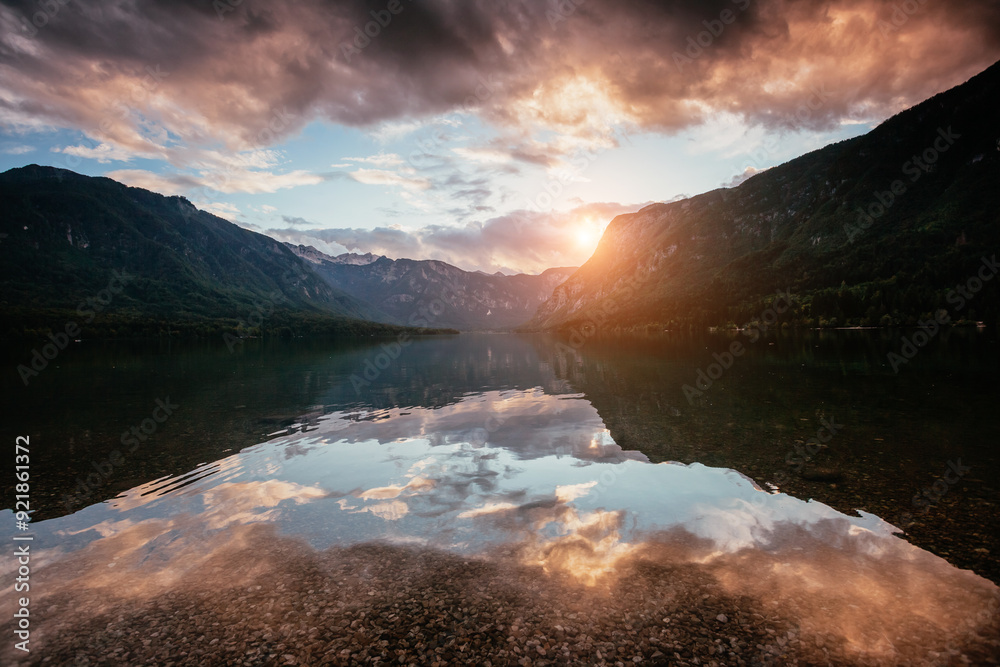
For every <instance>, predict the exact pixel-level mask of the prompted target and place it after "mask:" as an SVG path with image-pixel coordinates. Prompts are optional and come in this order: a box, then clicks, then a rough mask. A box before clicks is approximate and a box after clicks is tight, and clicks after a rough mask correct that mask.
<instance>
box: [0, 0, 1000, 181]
mask: <svg viewBox="0 0 1000 667" xmlns="http://www.w3.org/2000/svg"><path fill="white" fill-rule="evenodd" d="M578 1H579V0H578ZM399 2H400V4H399V5H394V7H395V8H397V9H399V12H398V13H397V14H386V13H383V12H386V11H387V10H386V8H387V6H388V5H389V2H379V1H378V0H374V1H372V2H343V1H341V2H338V1H333V0H299V1H297V2H283V3H265V2H263V1H262V0H244V1H243V2H241V3H239V4H238V5H237V6H230V5H227V4H226V2H225V0H221V2H215V3H213V2H208V1H207V0H182V1H177V0H171V1H170V2H167V1H166V0H157V1H152V0H151V1H146V2H134V1H132V0H127V1H126V0H103V1H101V2H98V1H97V0H74V1H73V2H69V3H67V4H65V5H62V4H60V3H58V2H53V3H50V5H51V6H58V10H57V11H56V12H55V13H54V14H52V15H51V16H48V17H47V18H46V19H45V23H44V25H41V26H39V27H34V26H31V25H30V20H31V17H32V16H34V15H35V14H36V12H38V11H40V10H39V8H40V7H42V5H40V4H38V3H36V2H29V1H28V0H5V1H4V2H3V3H2V4H0V9H2V20H3V24H2V26H3V27H2V34H0V71H2V79H3V83H2V84H0V91H2V92H3V93H4V94H3V95H2V96H0V121H2V122H3V123H4V124H5V125H6V126H8V127H13V128H15V129H16V128H25V127H28V128H30V127H38V126H40V125H43V124H49V125H55V126H61V127H64V126H70V127H76V128H80V129H84V130H85V131H88V132H89V133H92V134H97V133H98V132H100V134H101V136H102V137H104V138H105V140H107V141H108V142H111V143H114V144H117V145H120V146H123V147H126V148H129V149H131V150H134V151H144V152H146V153H149V152H150V151H153V152H156V151H160V152H163V150H164V145H165V143H169V142H167V140H166V139H165V138H164V137H162V136H160V137H157V136H155V135H153V136H151V135H150V134H149V133H148V132H144V131H143V127H144V126H143V125H142V122H143V121H145V122H147V123H156V124H159V126H161V127H163V128H164V129H166V130H168V131H169V132H170V133H171V134H172V137H179V140H178V141H177V142H175V143H179V144H181V145H182V147H181V148H177V147H173V148H171V149H170V151H169V158H168V159H171V160H172V161H174V162H178V161H183V159H184V153H183V146H184V145H200V144H208V143H212V142H220V141H221V142H222V143H224V144H225V145H227V146H228V147H230V148H234V147H240V148H245V147H248V146H257V147H259V146H261V145H264V146H267V145H270V144H271V143H273V142H274V141H275V140H277V139H279V138H280V137H281V136H284V135H287V134H288V133H291V132H294V131H296V130H297V129H299V128H301V127H302V126H303V125H304V124H305V123H306V122H308V121H309V120H311V119H313V118H316V117H321V118H326V119H329V120H331V121H334V122H337V123H343V124H347V125H354V126H367V125H372V124H375V123H378V122H380V121H386V120H390V119H397V118H404V117H419V116H425V115H428V114H435V113H443V112H448V111H452V110H455V109H458V108H466V109H468V108H477V109H478V110H479V112H480V113H481V114H482V116H483V117H484V118H485V119H486V120H488V121H491V122H493V123H495V124H499V125H505V126H507V127H510V128H514V129H521V130H527V131H534V130H536V129H537V128H539V127H542V128H545V127H548V128H554V129H556V130H558V131H561V132H569V133H574V132H575V133H578V134H579V135H581V136H586V135H588V134H592V133H595V132H600V130H601V124H602V123H605V122H607V119H608V118H615V119H617V120H620V121H623V122H629V123H632V124H634V125H635V126H637V127H640V128H645V129H653V130H667V131H670V130H676V129H680V128H683V127H686V126H688V125H690V124H693V123H697V122H699V121H700V120H702V119H703V118H704V117H705V116H706V115H708V114H710V113H713V112H717V111H727V112H731V113H733V114H737V115H740V116H743V117H745V118H746V119H747V121H748V122H751V123H762V124H765V125H769V126H789V127H803V126H806V127H813V128H819V127H829V126H832V125H833V124H836V123H838V122H840V121H842V120H843V119H845V118H851V117H862V118H880V117H884V116H886V115H889V114H891V113H893V112H895V111H897V110H899V109H900V108H901V107H902V106H904V105H907V104H912V103H915V102H917V101H920V100H921V99H924V98H926V97H928V96H929V95H931V94H933V93H935V92H938V91H940V90H943V89H945V88H947V87H949V86H952V85H955V84H957V83H959V82H961V81H962V80H964V79H966V78H968V77H969V76H970V75H972V74H974V73H975V72H976V71H978V70H980V69H983V68H984V67H986V66H987V65H989V64H991V63H992V62H993V61H994V60H995V59H996V58H997V57H998V55H1000V3H997V2H996V1H988V2H986V1H983V0H965V1H959V2H955V1H953V2H948V3H945V2H940V1H936V0H844V1H842V2H829V1H827V2H822V1H817V2H802V1H798V0H709V1H705V0H658V1H654V0H583V1H582V2H580V4H579V5H577V4H576V3H575V2H573V1H572V0H563V1H562V2H554V3H550V2H532V3H529V2H516V1H513V0H511V1H503V0H491V1H487V0H480V1H478V2H468V1H464V0H463V1H459V0H422V1H420V2H414V1H411V0H399ZM220 7H223V8H229V9H231V10H232V11H221V12H220V11H219V8H220ZM371 12H376V16H375V17H374V18H373V16H372V14H371ZM386 16H390V19H389V20H388V21H386V18H385V17H386ZM379 17H381V19H382V21H383V22H384V23H386V25H385V26H381V25H379V24H378V23H372V22H373V21H377V19H378V18H379ZM25 20H27V21H29V23H28V24H25V23H24V21H25ZM26 26H27V27H26ZM373 26H374V27H373ZM366 28H367V29H368V30H369V32H371V33H373V34H374V33H375V32H376V28H377V32H378V34H377V35H376V36H374V37H371V38H369V41H368V42H365V41H364V40H362V39H361V38H360V37H358V31H359V30H360V31H362V32H363V31H364V30H365V29H366ZM356 29H357V30H356ZM356 37H357V38H358V42H357V44H362V45H363V48H358V47H357V46H356V45H355V44H354V43H353V40H354V39H355V38H356ZM151 71H154V72H157V71H159V72H161V73H163V74H161V75H160V76H159V78H158V79H156V80H155V81H154V82H153V85H152V86H150V83H149V80H150V72H151ZM154 79H155V77H154ZM116 103H118V105H117V108H120V107H121V106H122V103H124V106H125V107H127V108H129V109H131V110H132V111H131V112H130V113H128V114H123V117H121V118H117V117H116V116H114V115H113V112H112V111H111V110H112V109H113V108H116V106H115V104H116ZM602 105H603V106H604V107H606V108H605V109H604V111H605V113H603V114H602V113H599V112H598V110H599V108H600V107H602ZM803 109H806V112H803ZM109 114H112V115H111V118H112V120H111V121H109V120H108V118H109ZM276 118H277V119H283V120H282V122H276ZM102 121H104V126H103V128H102V125H101V123H102ZM99 128H101V129H100V130H99ZM526 145H528V144H526ZM511 154H512V155H513V156H515V157H516V158H517V159H519V160H525V161H529V162H536V163H543V164H544V163H545V161H546V160H547V159H549V158H547V156H546V155H545V154H544V153H541V154H540V153H533V152H531V151H530V150H526V149H525V148H524V147H523V146H522V147H519V148H516V149H513V150H512V152H511Z"/></svg>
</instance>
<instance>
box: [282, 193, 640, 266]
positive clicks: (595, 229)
mask: <svg viewBox="0 0 1000 667" xmlns="http://www.w3.org/2000/svg"><path fill="white" fill-rule="evenodd" d="M641 207H642V205H636V206H623V205H621V204H613V203H596V204H586V205H581V206H578V207H576V208H574V209H573V210H571V211H567V212H553V213H544V214H543V213H537V212H532V211H515V212H513V213H510V214H508V215H504V216H500V217H496V218H492V219H490V220H488V221H486V222H485V223H469V224H467V225H464V226H460V227H453V226H444V225H430V226H427V227H423V228H420V229H414V230H407V229H403V228H402V227H379V228H375V229H298V228H296V227H300V226H301V225H302V224H303V223H304V222H306V221H303V220H301V219H300V218H285V222H286V223H287V224H288V225H289V228H286V229H270V230H267V232H266V233H267V234H268V235H269V236H273V237H274V238H277V239H279V240H281V241H288V242H290V243H301V244H303V245H312V246H315V247H316V248H318V249H319V250H322V251H323V252H326V253H329V254H334V255H336V254H339V253H341V252H346V251H350V252H358V253H366V252H373V253H375V254H377V255H386V256H388V257H391V258H393V259H398V258H403V257H406V258H415V259H439V260H441V261H445V262H448V263H450V264H454V265H456V266H458V267H460V268H463V269H466V270H473V271H474V270H481V271H485V272H487V273H494V272H496V271H503V272H504V273H517V272H521V271H526V272H531V273H537V272H541V271H544V270H545V269H548V268H551V267H555V266H579V265H581V264H583V263H584V262H586V261H587V260H588V259H589V258H590V256H591V255H592V254H593V252H594V249H595V248H596V247H597V242H598V241H599V240H600V235H601V233H602V232H603V230H604V227H605V226H606V225H607V223H608V221H609V220H611V219H612V218H613V217H614V216H616V215H619V214H622V213H631V212H633V211H636V210H638V209H639V208H641ZM345 249H346V250H345Z"/></svg>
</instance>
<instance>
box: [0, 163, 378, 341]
mask: <svg viewBox="0 0 1000 667" xmlns="http://www.w3.org/2000/svg"><path fill="white" fill-rule="evenodd" d="M0 203H2V207H3V211H4V215H3V218H2V220H0V257H2V259H3V261H2V262H0V285H2V286H3V294H2V297H0V303H2V305H3V314H2V315H0V335H8V336H24V335H29V336H31V335H38V334H44V333H45V331H46V330H49V329H51V330H53V331H55V330H56V329H58V330H62V329H63V328H64V326H66V324H67V323H68V322H75V323H77V324H78V325H79V326H80V327H82V331H83V335H84V336H93V335H132V334H135V335H148V334H150V333H158V332H160V331H164V330H166V331H175V330H185V331H188V332H191V333H198V334H207V333H217V332H219V331H221V330H222V329H227V330H231V329H232V328H233V327H234V326H235V327H239V330H240V331H241V332H244V333H254V332H256V330H257V329H258V328H259V327H260V326H261V325H263V326H265V327H266V328H270V329H271V330H274V329H276V328H277V329H279V330H280V332H281V333H284V334H286V335H290V334H296V333H308V332H313V331H343V332H363V333H370V332H374V331H381V330H385V329H386V327H384V326H381V325H373V324H371V323H368V322H363V321H362V320H365V319H369V315H370V314H369V312H368V309H367V306H365V304H363V303H362V302H360V301H358V300H357V299H355V298H353V297H351V296H349V295H347V294H345V293H344V292H342V291H339V290H337V289H334V288H333V287H331V286H330V285H328V284H327V283H326V282H324V281H323V280H322V279H320V278H319V276H317V275H316V274H315V272H314V271H313V270H312V268H311V265H310V264H308V263H306V262H304V261H303V260H302V259H300V258H299V257H298V256H297V255H295V254H294V253H292V252H291V251H290V250H289V249H288V248H286V247H285V246H284V245H283V244H281V243H279V242H278V241H275V240H274V239H271V238H269V237H267V236H263V235H261V234H256V233H254V232H251V231H249V230H246V229H243V228H241V227H238V226H236V225H234V224H232V223H230V222H228V221H226V220H223V219H222V218H219V217H216V216H214V215H211V214H210V213H206V212H205V211H200V210H198V209H196V208H195V207H194V206H193V205H191V204H190V203H189V202H188V201H187V200H186V199H184V198H183V197H164V196H162V195H159V194H156V193H153V192H149V191H147V190H142V189H139V188H131V187H127V186H125V185H122V184H121V183H118V182H116V181H113V180H111V179H108V178H92V177H89V176H83V175H80V174H77V173H74V172H72V171H67V170H64V169H56V168H52V167H40V166H38V165H30V166H27V167H22V168H19V169H11V170H9V171H7V172H4V173H3V174H0ZM258 320H260V321H259V322H258ZM241 322H242V325H241Z"/></svg>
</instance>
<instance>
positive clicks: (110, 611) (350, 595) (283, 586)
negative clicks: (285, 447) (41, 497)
mask: <svg viewBox="0 0 1000 667" xmlns="http://www.w3.org/2000/svg"><path fill="white" fill-rule="evenodd" d="M123 565H124V564H123ZM57 567H59V566H58V565H55V566H49V567H48V571H46V569H42V570H40V571H39V573H38V576H37V585H38V588H39V589H43V590H46V591H47V592H46V593H45V594H44V595H42V596H41V597H40V598H36V599H37V601H36V602H35V603H34V605H35V606H34V608H33V610H32V622H33V625H32V627H33V628H34V633H33V637H32V647H33V650H32V652H31V654H30V656H27V658H25V656H24V654H23V653H19V652H16V651H12V650H11V649H10V645H9V643H8V644H7V646H5V647H3V649H2V651H3V653H0V663H3V664H11V665H13V664H25V665H28V664H30V665H36V664H42V665H165V666H169V665H355V664H371V665H374V664H397V665H454V664H477V665H539V666H541V665H561V664H593V665H618V666H622V665H633V664H671V665H710V666H721V665H824V664H833V665H840V664H859V665H865V664H871V665H882V664H886V665H890V664H891V665H896V664H932V665H966V664H974V665H982V664H997V656H998V654H1000V648H998V643H997V638H998V637H1000V624H998V622H997V607H996V601H995V600H994V601H993V602H992V603H990V604H989V605H988V610H989V611H988V613H987V614H985V615H984V614H980V615H979V617H977V619H975V621H974V622H973V621H971V620H970V621H966V622H965V623H964V625H962V626H961V632H957V633H953V634H951V635H950V636H934V635H933V634H932V633H928V631H927V628H926V625H921V624H920V623H919V618H918V617H914V621H913V623H910V624H909V627H906V626H907V624H906V623H902V624H896V625H894V626H893V627H896V628H898V629H899V633H900V634H899V635H898V636H897V637H895V640H896V645H895V647H894V649H893V651H892V653H891V654H889V655H874V654H865V653H864V652H863V651H862V652H861V653H859V652H858V647H857V646H853V645H852V643H851V642H850V641H847V640H846V639H845V636H844V635H843V633H837V632H833V631H831V632H824V631H822V630H821V629H820V630H817V627H816V624H814V623H813V624H808V623H801V622H800V620H799V619H796V618H793V617H792V615H793V614H794V612H795V611H796V606H795V604H794V603H793V604H790V605H788V606H785V605H780V604H772V603H770V602H769V601H768V600H766V599H764V597H763V596H761V595H759V594H753V595H741V594H733V593H731V592H728V591H729V590H731V587H726V586H724V582H725V579H726V573H725V572H721V571H716V569H714V567H713V566H710V565H699V564H697V563H685V564H681V565H675V564H672V559H671V558H670V554H669V553H663V554H660V555H652V556H651V555H650V554H645V555H640V556H636V557H633V558H630V559H628V560H625V561H623V562H621V563H620V564H619V567H618V568H617V571H616V572H615V574H614V575H612V576H608V577H604V578H602V579H600V580H599V581H598V583H597V584H596V585H593V586H586V585H582V584H581V583H579V581H578V580H577V579H575V578H574V577H572V576H571V575H569V574H566V573H565V572H562V571H553V572H546V571H545V570H544V568H542V567H540V566H529V565H523V564H519V562H518V561H517V560H516V559H513V558H506V557H499V558H496V559H489V560H486V559H473V558H465V557H460V556H456V555H452V554H449V553H445V552H441V551H437V550H432V549H425V548H413V547H403V546H394V545H389V544H380V543H369V544H365V545H359V546H355V547H350V548H343V549H331V550H327V551H324V552H318V551H315V550H313V549H311V548H309V547H308V546H306V545H305V544H303V543H302V542H300V541H297V540H294V539H290V538H283V537H279V536H276V535H275V534H274V531H273V530H272V529H270V528H268V527H265V526H251V527H247V528H246V530H245V533H244V534H243V535H242V539H240V540H235V541H233V542H230V543H229V544H228V545H227V546H226V548H224V549H219V550H217V552H216V553H215V554H213V555H211V556H210V557H208V558H206V559H205V560H203V561H202V562H200V563H198V564H197V565H195V566H193V567H191V568H190V569H188V570H186V571H185V572H184V573H183V574H182V575H181V576H179V577H177V578H174V579H169V580H168V579H167V578H163V579H162V581H159V582H158V581H157V580H156V578H155V577H153V578H152V579H151V578H150V577H149V573H148V572H144V571H143V570H138V569H136V570H130V569H128V568H127V567H120V568H119V569H120V570H121V572H120V573H119V575H120V576H119V577H118V578H117V579H116V580H115V581H116V583H115V584H114V585H106V584H105V583H103V582H105V581H106V580H105V579H100V580H95V578H94V576H93V573H94V572H95V571H96V569H95V568H104V570H107V569H108V564H107V562H100V556H99V555H97V554H94V555H91V556H88V555H86V554H83V555H81V556H80V557H79V558H78V559H76V561H75V562H74V568H75V569H74V570H73V572H72V573H70V572H67V571H66V570H65V568H63V569H62V570H61V571H59V573H58V574H56V572H55V571H54V570H55V568H57ZM88 581H89V582H94V581H97V583H96V584H95V585H93V586H89V587H88V585H87V584H86V582H88ZM33 586H34V584H33ZM3 632H4V634H5V636H10V624H9V623H8V624H6V626H5V627H4V629H3ZM899 637H908V638H909V639H906V640H904V641H901V640H900V639H899Z"/></svg>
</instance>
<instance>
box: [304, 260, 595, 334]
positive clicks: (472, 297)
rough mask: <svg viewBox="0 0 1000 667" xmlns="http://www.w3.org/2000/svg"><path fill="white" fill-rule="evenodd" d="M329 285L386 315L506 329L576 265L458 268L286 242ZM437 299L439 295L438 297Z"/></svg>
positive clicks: (530, 313) (465, 328) (440, 324)
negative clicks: (509, 272)
mask: <svg viewBox="0 0 1000 667" xmlns="http://www.w3.org/2000/svg"><path fill="white" fill-rule="evenodd" d="M289 248H291V249H292V251H293V252H295V253H296V254H297V255H298V256H299V257H302V258H303V259H306V260H308V261H309V262H312V263H313V268H314V269H315V270H316V272H317V273H318V274H319V275H320V276H322V277H323V279H324V280H326V282H327V283H328V284H329V285H331V286H332V287H334V288H336V289H339V290H343V291H344V292H348V293H350V294H352V295H354V296H355V297H357V298H359V299H361V300H362V301H365V302H367V303H368V304H370V305H371V308H372V310H373V311H375V312H377V313H382V314H384V317H385V318H386V319H385V321H387V322H392V323H395V324H407V325H414V324H420V325H423V324H422V323H423V322H424V321H426V322H428V323H429V324H430V326H435V327H454V328H455V329H459V330H462V331H488V330H500V329H510V328H513V327H516V326H519V325H521V324H524V323H525V322H527V321H528V320H529V319H530V318H531V317H532V316H533V315H534V314H535V311H536V309H537V308H538V306H539V305H540V304H542V303H543V302H545V300H546V299H548V298H549V296H550V295H551V294H552V291H553V290H554V289H555V288H556V287H557V286H558V285H559V284H560V283H562V282H563V281H564V280H565V279H566V278H568V277H569V276H570V275H571V274H572V273H573V272H574V271H576V269H575V268H559V269H549V270H547V271H545V272H544V273H541V274H539V275H537V276H531V275H526V274H517V275H514V276H506V275H503V274H502V273H496V274H493V275H487V274H485V273H483V272H482V271H471V272H470V271H463V270H462V269H460V268H458V267H456V266H452V265H451V264H446V263H444V262H439V261H436V260H412V259H397V260H392V259H389V258H388V257H380V256H377V255H373V254H371V253H368V254H367V255H357V254H350V253H348V254H344V255H339V256H337V257H331V256H329V255H325V254H323V253H321V252H320V251H318V250H316V249H315V248H313V247H312V246H302V245H291V244H289ZM438 299H442V301H438Z"/></svg>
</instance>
